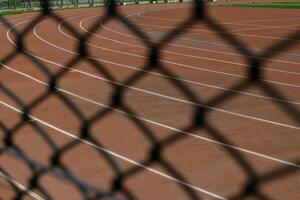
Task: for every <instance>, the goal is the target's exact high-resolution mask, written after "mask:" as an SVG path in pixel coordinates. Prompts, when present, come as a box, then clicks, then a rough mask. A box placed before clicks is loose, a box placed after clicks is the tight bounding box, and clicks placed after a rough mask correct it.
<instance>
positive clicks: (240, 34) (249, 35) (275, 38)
mask: <svg viewBox="0 0 300 200" xmlns="http://www.w3.org/2000/svg"><path fill="white" fill-rule="evenodd" d="M142 13H143V12H141V13H137V14H136V16H138V17H141V18H151V19H155V18H153V17H145V16H143V15H141V14H142ZM132 16H133V15H131V16H130V17H132ZM299 18H300V17H297V18H296V19H299ZM157 19H158V18H157ZM159 19H164V20H166V21H169V20H170V19H167V18H159ZM172 20H173V19H172ZM270 21H274V19H270ZM242 23H243V22H242ZM218 24H239V23H218ZM139 26H143V25H142V24H139ZM173 28H176V27H173ZM211 32H212V33H215V31H211ZM235 35H239V36H248V37H256V38H265V39H274V40H288V41H296V42H299V41H300V40H294V39H289V38H283V37H272V36H262V35H252V34H244V33H235Z"/></svg>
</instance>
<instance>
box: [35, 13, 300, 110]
mask: <svg viewBox="0 0 300 200" xmlns="http://www.w3.org/2000/svg"><path fill="white" fill-rule="evenodd" d="M77 17H78V16H75V17H71V18H77ZM71 18H69V19H71ZM65 21H67V20H65ZM65 21H63V22H61V23H59V24H58V30H59V32H61V33H62V34H64V35H66V36H67V37H69V38H72V39H74V40H77V41H78V39H77V38H75V37H73V36H71V35H69V34H67V33H65V32H64V31H63V30H61V25H62V24H63V23H64V22H65ZM43 23H45V22H43ZM40 25H42V23H39V24H37V26H36V27H35V29H34V34H35V35H36V36H37V37H38V38H39V37H40V36H39V34H37V31H36V30H37V28H38V27H39V26H40ZM80 26H81V22H80ZM99 37H101V38H102V36H99ZM39 39H40V38H39ZM85 44H87V45H89V46H92V47H95V48H98V49H101V50H107V51H111V52H116V53H120V54H125V55H132V56H135V57H139V58H147V57H145V56H141V55H137V54H131V53H127V52H123V51H118V50H113V49H108V48H105V47H102V46H97V45H94V44H91V43H87V42H86V43H85ZM90 58H91V59H94V60H97V61H102V62H106V61H105V60H103V59H101V60H99V59H97V58H94V57H90ZM110 64H111V63H110ZM114 64H115V65H117V66H120V67H125V68H128V69H134V70H136V71H143V72H146V73H149V74H153V75H156V76H160V77H164V78H167V79H175V80H179V81H182V82H185V83H190V84H195V85H200V86H204V87H209V88H214V89H218V90H223V91H230V92H235V93H239V94H244V95H249V96H253V97H257V98H263V99H268V100H272V101H280V102H285V103H289V104H294V105H300V102H295V101H288V100H282V99H276V98H272V97H267V96H263V95H258V94H253V93H248V92H242V91H237V90H232V89H229V88H223V87H218V86H215V85H209V84H205V83H202V82H198V81H191V80H187V79H183V78H179V77H171V76H167V75H163V74H160V73H157V72H152V71H148V70H143V69H141V68H136V67H133V66H129V65H124V64H118V63H114Z"/></svg>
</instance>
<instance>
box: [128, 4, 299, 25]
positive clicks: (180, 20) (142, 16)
mask: <svg viewBox="0 0 300 200" xmlns="http://www.w3.org/2000/svg"><path fill="white" fill-rule="evenodd" d="M176 9H182V8H175V9H174V8H167V9H157V10H155V11H153V10H148V11H143V12H140V13H137V15H138V16H139V17H141V18H148V19H154V20H165V21H177V22H182V21H183V20H184V19H170V18H163V17H150V16H145V15H144V14H147V13H151V12H161V11H168V10H176ZM132 16H134V15H132ZM132 16H131V17H132ZM290 19H300V16H299V17H285V18H270V19H257V20H245V21H235V22H220V23H218V24H246V23H252V22H266V21H278V20H279V21H283V20H290ZM204 23H205V22H204ZM246 25H248V24H246ZM249 25H252V24H249ZM253 25H255V24H253Z"/></svg>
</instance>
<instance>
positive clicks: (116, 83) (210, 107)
mask: <svg viewBox="0 0 300 200" xmlns="http://www.w3.org/2000/svg"><path fill="white" fill-rule="evenodd" d="M25 22H26V21H25ZM25 22H20V23H18V24H16V25H15V26H18V25H19V24H21V23H25ZM10 31H11V29H9V30H7V32H6V36H7V38H8V40H9V41H10V42H11V43H12V44H14V45H16V44H15V43H14V41H12V39H11V38H10V36H9V35H10ZM43 41H44V42H46V43H47V44H49V45H50V46H53V47H55V48H58V49H62V50H64V51H67V52H70V53H72V54H75V55H78V54H77V53H74V52H72V51H69V50H67V49H64V48H62V47H59V46H57V45H55V44H52V43H50V42H48V41H46V40H43ZM24 53H27V54H28V55H31V56H33V57H35V58H37V59H39V60H42V61H44V62H46V63H50V64H52V65H55V66H58V67H61V68H66V69H69V68H68V67H66V66H64V65H62V64H59V63H56V62H54V61H51V60H48V59H45V58H42V57H40V56H37V55H35V54H32V53H31V52H29V51H26V50H24ZM75 71H77V72H78V73H81V74H84V75H86V76H89V77H92V78H95V79H98V80H102V81H105V82H108V83H111V84H114V85H119V86H121V87H124V88H128V89H132V90H135V91H139V92H142V93H146V94H150V95H153V96H157V97H162V98H165V99H169V100H172V101H177V102H181V103H186V104H189V105H193V106H199V107H203V108H206V109H208V110H214V111H218V112H221V113H224V114H228V115H232V116H236V117H239V118H245V119H250V120H254V121H259V122H262V123H267V124H272V125H276V126H281V127H285V128H290V129H295V130H300V127H299V126H294V125H290V124H284V123H280V122H275V121H272V120H267V119H263V118H258V117H253V116H250V115H245V114H241V113H237V112H232V111H229V110H224V109H221V108H216V107H212V106H207V105H204V104H200V103H197V102H192V101H189V100H184V99H180V98H176V97H171V96H167V95H164V94H161V93H156V92H153V91H149V90H144V89H141V88H137V87H134V86H129V85H125V84H123V83H119V82H116V81H112V80H109V79H106V78H103V77H101V76H98V75H95V74H90V73H88V72H85V71H81V70H75Z"/></svg>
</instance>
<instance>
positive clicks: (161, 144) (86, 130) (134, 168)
mask: <svg viewBox="0 0 300 200" xmlns="http://www.w3.org/2000/svg"><path fill="white" fill-rule="evenodd" d="M156 2H158V1H156ZM125 3H126V2H125V1H121V2H119V1H96V0H95V1H94V0H88V1H78V0H76V1H65V0H62V1H60V0H59V1H58V0H57V1H33V0H31V1H30V0H29V1H27V0H26V1H25V0H24V1H23V2H20V1H6V4H7V6H8V8H15V9H16V8H18V7H22V6H23V7H25V8H34V7H38V8H41V12H40V14H36V15H33V17H32V19H31V21H29V22H28V23H26V24H25V27H24V28H23V29H22V30H21V31H20V30H17V28H16V27H15V25H13V23H11V22H10V20H12V19H9V18H6V17H0V20H1V23H2V25H3V26H4V27H5V28H7V29H9V30H10V34H11V35H14V40H13V41H12V43H14V48H13V50H12V51H11V52H10V53H8V54H7V55H6V56H5V57H4V58H2V59H1V71H0V73H1V72H4V71H6V70H12V69H11V68H9V64H10V63H11V62H12V61H13V60H14V59H16V58H17V57H18V56H21V55H22V56H24V57H25V58H26V59H28V60H29V61H30V62H31V63H32V65H34V66H36V68H37V69H38V70H40V71H41V72H42V73H43V74H44V75H45V76H46V77H47V81H45V82H42V81H39V83H40V84H42V85H43V87H44V90H43V92H41V93H39V95H37V96H35V98H34V99H33V100H31V101H30V102H29V103H28V102H27V101H25V100H24V99H23V98H22V96H18V94H17V92H15V91H14V89H13V88H11V87H10V86H7V85H5V84H3V83H1V82H0V93H1V98H3V99H6V100H7V101H9V102H10V103H6V102H4V101H1V106H4V107H7V108H9V109H11V110H12V111H14V112H16V113H17V117H16V116H12V117H11V118H12V119H14V122H13V124H11V122H10V123H8V122H7V120H2V119H1V120H0V128H1V139H2V141H1V144H0V157H10V158H11V160H15V161H16V162H15V165H18V164H17V163H19V164H21V163H22V165H25V166H26V168H27V169H26V170H27V171H28V170H29V171H30V173H29V175H28V176H27V177H26V180H22V183H24V185H22V184H20V183H19V182H18V180H16V179H15V176H14V174H13V172H10V170H9V169H6V168H5V167H4V166H6V165H3V164H1V166H0V170H1V171H0V176H1V178H2V179H3V180H4V182H6V183H7V185H8V187H9V188H11V190H12V191H13V193H14V194H13V195H12V196H10V198H12V199H25V198H27V197H31V198H33V199H59V198H61V197H58V196H55V195H53V194H52V192H53V191H51V188H47V187H46V185H47V184H45V182H47V183H48V184H57V185H59V184H66V185H69V186H70V188H72V189H73V190H74V193H76V195H77V198H78V199H143V196H141V195H140V194H136V193H135V191H134V190H133V189H132V188H131V187H130V182H131V180H132V179H133V178H136V177H139V176H140V175H141V174H143V175H144V174H146V173H152V174H154V175H155V176H162V177H164V178H166V179H167V180H171V181H173V182H174V183H175V184H174V185H175V186H172V188H173V187H174V188H175V189H174V190H180V191H181V193H183V196H184V197H185V198H186V199H202V198H204V196H205V195H209V196H211V197H212V198H216V199H247V198H251V197H254V198H255V199H270V197H269V196H268V195H267V194H265V192H264V190H263V189H262V188H263V186H264V185H265V184H267V183H269V182H273V181H278V180H280V179H281V178H282V177H287V176H292V175H293V174H295V173H297V172H298V171H297V170H299V167H300V160H296V161H294V162H293V163H285V164H288V167H278V168H276V169H273V170H270V171H268V172H266V173H264V174H258V173H257V171H256V169H255V166H253V165H252V164H251V162H250V161H249V160H248V158H247V157H246V156H245V154H255V153H253V152H249V151H247V150H246V149H243V148H239V147H236V146H235V145H234V142H233V141H232V140H231V139H230V137H228V136H227V135H226V134H224V133H222V130H219V129H218V128H216V127H214V124H213V123H211V122H210V121H209V120H207V116H208V115H209V114H210V113H213V112H215V111H218V112H221V113H225V114H228V112H227V111H225V110H222V109H219V108H217V107H220V106H221V105H223V104H225V103H227V102H228V101H231V100H232V99H233V98H235V97H236V96H238V95H239V94H245V93H246V92H245V91H246V90H247V89H248V88H250V87H252V86H255V87H258V88H260V89H261V90H262V91H264V92H265V94H267V95H268V99H270V100H272V99H276V100H277V101H274V102H276V106H278V107H279V108H280V109H282V110H284V111H285V112H287V113H288V114H289V116H290V118H292V119H293V120H294V122H295V124H298V125H299V124H300V113H299V109H298V108H297V107H296V106H295V105H294V104H290V103H289V102H288V101H287V99H288V98H286V97H285V96H284V95H283V94H281V92H279V91H277V90H276V88H274V87H273V85H272V84H270V83H268V82H266V81H264V70H266V68H264V65H265V63H266V62H268V60H267V59H271V58H272V57H274V56H276V55H277V54H278V53H279V52H281V51H283V50H285V49H288V48H291V47H292V46H293V45H295V43H296V42H294V41H295V40H299V39H300V31H299V30H295V31H294V32H293V33H292V34H290V35H289V37H288V38H290V39H291V40H285V41H283V42H281V43H278V44H274V45H273V46H271V47H270V48H269V49H268V50H265V51H263V52H258V53H257V52H253V51H251V50H249V48H247V45H246V44H244V43H243V42H242V41H241V40H240V39H239V38H238V37H236V36H235V34H234V33H232V32H230V30H228V29H227V28H225V26H223V25H222V24H221V23H218V21H216V20H214V19H213V18H211V17H210V16H209V15H208V14H207V12H206V8H207V5H206V2H204V1H201V0H197V1H194V2H192V6H191V8H190V12H191V16H190V17H189V18H187V19H186V20H185V21H184V22H182V23H181V24H178V26H177V27H176V28H175V29H171V30H170V31H169V32H168V33H167V34H165V35H164V36H163V37H161V39H159V40H158V41H153V40H152V39H151V38H152V37H151V36H150V35H149V33H147V32H145V31H144V29H142V27H140V26H139V25H137V24H135V22H134V20H131V19H130V18H127V17H126V16H123V14H121V12H120V11H119V8H118V6H119V5H120V4H125ZM152 3H153V2H152ZM83 4H89V5H91V6H92V5H95V4H99V5H100V4H102V5H105V9H106V14H105V15H103V16H101V17H98V18H97V19H98V20H95V21H96V22H95V23H94V24H93V25H92V26H90V28H89V29H88V30H86V33H81V32H78V31H77V30H76V29H75V28H74V27H73V26H72V25H71V24H70V23H69V22H68V21H66V20H65V18H64V17H63V16H61V15H58V14H57V13H55V12H54V11H53V10H52V8H56V7H62V6H63V5H73V6H75V7H80V5H83ZM43 20H52V21H54V22H56V23H58V24H59V26H58V27H59V29H61V30H64V31H66V32H68V33H69V34H70V35H68V36H69V37H72V38H73V39H75V41H76V44H77V45H76V51H74V52H72V58H71V59H70V60H68V62H66V63H64V64H63V65H60V64H55V63H53V62H51V61H49V60H45V59H44V60H43V61H40V59H39V58H38V57H37V56H36V55H34V54H32V53H31V52H30V50H29V49H28V46H27V45H29V44H25V43H24V41H25V40H26V38H27V37H29V33H30V32H31V31H32V30H33V29H34V27H35V25H37V24H38V23H40V22H41V21H43ZM99 21H101V22H102V24H103V25H105V24H106V23H109V22H111V21H114V22H115V21H116V22H118V23H121V24H122V25H123V26H124V27H126V29H127V30H128V31H130V32H131V33H133V36H134V37H135V38H138V39H139V40H140V41H142V44H143V48H146V49H147V56H144V57H143V59H146V62H145V64H144V65H143V66H140V67H139V68H134V69H135V71H134V73H132V74H130V75H129V76H128V77H127V78H126V79H125V80H123V81H118V80H117V79H116V77H115V75H114V74H113V73H112V72H111V71H110V70H109V68H108V67H107V66H106V65H107V62H106V61H101V60H99V59H98V60H97V59H96V58H95V57H93V56H92V55H91V53H90V52H89V51H90V48H91V45H90V43H89V41H90V39H91V38H93V37H95V34H94V33H96V32H97V31H101V28H103V27H101V25H100V23H99ZM195 24H205V25H206V26H207V27H208V29H209V30H211V31H214V32H216V33H217V34H218V36H219V37H221V38H222V39H224V40H225V41H227V42H228V43H229V44H231V45H233V46H238V47H239V48H236V49H235V50H236V51H237V53H238V54H239V55H241V56H242V58H243V59H244V60H245V63H247V64H248V66H247V68H246V71H247V77H246V78H245V79H244V80H242V81H240V82H239V83H237V84H235V85H232V86H231V87H230V88H229V89H226V90H223V91H222V92H220V93H219V94H218V95H216V96H214V97H213V98H210V99H209V100H207V101H204V100H202V99H201V96H200V97H199V95H196V94H195V91H194V90H192V89H191V88H189V85H188V82H187V81H185V80H183V79H181V78H180V77H179V76H178V75H177V74H176V73H174V72H173V71H172V69H170V68H168V67H167V66H166V65H165V62H164V61H162V58H161V54H162V53H163V52H164V51H165V47H166V46H167V45H168V44H169V43H171V42H172V41H174V40H176V39H177V38H180V37H181V36H182V35H184V34H185V33H186V30H187V29H189V28H191V27H192V26H193V25H195ZM0 48H5V47H0ZM124 53H126V52H124ZM83 61H84V62H85V63H88V64H89V66H91V68H93V70H94V71H96V72H97V73H94V74H93V75H91V74H88V73H86V74H88V75H89V76H92V77H93V78H96V79H97V80H99V81H103V82H105V83H107V84H108V85H109V87H110V89H111V90H112V92H111V94H109V95H110V97H109V99H110V102H109V103H108V104H102V103H99V102H96V101H93V100H90V99H88V98H84V97H81V96H79V95H77V94H76V93H75V92H71V91H67V90H65V89H63V88H61V87H60V85H61V84H60V83H61V82H62V81H63V80H64V78H65V77H66V76H68V75H70V74H71V73H72V70H75V71H76V72H79V73H85V72H83V71H80V69H77V68H76V67H75V66H76V65H77V64H78V63H80V62H83ZM47 65H55V66H56V67H57V68H58V69H59V70H57V71H56V72H51V71H50V70H49V68H48V67H47ZM119 65H120V64H119ZM130 67H132V66H130ZM20 75H24V74H22V73H20ZM154 75H155V76H160V77H163V78H165V79H166V81H167V82H168V84H170V85H172V87H173V88H175V89H176V90H177V91H179V92H180V93H181V94H182V95H183V96H184V97H185V98H184V99H174V98H172V97H170V96H167V95H161V94H159V93H155V92H149V91H148V94H151V95H154V96H160V97H162V98H165V99H167V100H172V101H179V102H184V103H187V104H188V105H189V106H190V107H191V108H192V110H193V112H192V113H191V114H190V119H189V123H187V124H185V126H183V127H181V128H174V127H169V126H167V125H164V126H162V125H161V124H158V123H156V122H154V121H151V120H149V119H146V118H144V117H143V116H141V115H140V113H139V112H138V111H137V108H136V107H135V106H134V105H132V104H130V102H128V101H126V97H127V96H128V93H129V92H130V91H131V90H133V91H136V92H137V93H138V92H140V91H141V89H139V88H138V87H137V85H138V84H139V83H140V82H141V81H142V80H145V79H146V78H147V77H149V76H154ZM27 78H30V77H27ZM31 79H33V78H32V77H31ZM99 91H100V93H101V88H99ZM203 95H204V94H203ZM74 97H76V98H78V99H79V100H80V101H83V102H85V103H91V104H93V105H95V106H96V107H97V109H96V110H93V113H92V114H91V115H85V114H84V112H83V111H82V110H81V108H79V106H78V102H77V101H74V100H73V98H74ZM52 98H53V99H55V100H56V101H57V102H59V103H60V104H61V105H62V106H63V107H65V109H66V110H68V111H69V114H70V115H73V116H74V118H76V120H77V127H76V128H75V129H76V130H74V127H72V126H67V125H66V126H67V127H66V128H65V129H63V128H61V129H60V128H58V127H55V126H53V125H51V124H50V123H48V122H47V120H46V119H43V118H42V117H37V116H38V110H39V108H40V107H42V106H43V105H44V104H45V102H47V103H48V101H49V102H51V101H50V99H52ZM49 112H50V111H49ZM115 114H116V115H118V118H116V119H118V120H120V121H122V120H124V119H126V123H130V124H131V126H132V128H131V129H130V130H129V129H128V131H132V132H136V133H135V134H137V135H138V136H135V137H139V140H140V142H141V144H142V143H143V142H144V143H145V144H146V146H147V148H144V149H143V150H142V151H143V152H139V153H143V154H144V156H141V157H142V159H140V161H139V162H137V161H134V160H131V159H129V158H127V157H125V156H122V155H120V154H118V153H116V152H113V151H111V150H110V148H109V147H107V146H109V145H113V142H111V144H107V142H106V141H105V140H102V139H101V137H105V133H104V132H105V131H107V130H103V132H101V131H100V133H98V132H95V127H98V126H97V124H98V123H101V122H103V121H105V120H107V119H109V118H110V116H112V115H115ZM229 114H231V115H234V116H241V117H246V118H247V116H242V115H240V114H238V113H229ZM65 117H66V118H67V116H65ZM248 118H251V117H249V116H248ZM258 120H260V121H263V122H266V120H264V119H258ZM149 123H150V124H152V125H154V126H157V128H160V129H164V130H165V131H166V132H168V133H167V134H164V136H161V135H159V134H157V133H156V132H155V130H154V129H153V128H152V127H149V125H148V124H149ZM267 123H269V122H267ZM62 124H64V121H63V122H62ZM66 124H67V123H66ZM26 127H27V128H28V127H30V128H28V129H30V130H31V131H33V132H34V134H35V135H36V137H39V140H42V141H43V143H45V144H46V146H47V147H45V148H47V149H48V150H50V151H51V155H50V156H49V157H47V161H48V162H47V163H45V162H41V161H39V160H37V159H33V157H32V156H31V155H29V154H28V153H26V152H27V151H26V150H24V147H20V146H18V142H17V141H16V140H17V138H19V137H26V136H25V134H26V131H24V132H22V130H24V129H26ZM99 127H100V126H99ZM293 127H294V128H296V129H297V128H298V130H299V127H298V126H293ZM112 129H113V128H112ZM199 131H203V132H206V134H208V137H206V136H202V135H198V132H199ZM53 132H59V134H62V135H64V136H67V137H68V139H67V140H64V139H62V138H60V137H59V136H55V134H54V133H53ZM110 134H113V132H112V133H110ZM122 134H126V130H123V132H122ZM189 136H193V137H198V138H201V139H202V140H204V141H207V142H209V143H212V144H215V145H218V146H219V147H220V148H221V149H222V151H224V152H226V155H228V156H229V157H230V158H231V159H232V160H234V162H235V164H236V165H237V166H238V167H239V168H240V169H241V171H242V173H243V174H244V175H245V177H246V179H247V181H245V182H244V183H243V184H242V185H240V188H239V191H238V192H237V193H235V194H233V195H232V196H229V197H222V196H218V195H216V194H214V193H210V192H208V191H206V190H203V189H201V188H198V187H196V186H194V185H192V184H190V182H189V178H187V175H186V173H185V172H184V171H181V170H179V167H178V166H176V164H174V163H173V162H172V161H171V160H170V159H169V158H168V154H166V153H165V152H166V151H167V150H168V149H169V148H171V147H172V146H174V145H176V144H180V143H183V142H184V141H185V139H186V138H187V137H189ZM58 141H59V142H58ZM124 142H125V141H124ZM83 145H88V146H89V148H90V149H84V150H81V151H82V152H81V153H82V155H78V156H79V157H80V156H82V157H84V156H85V153H87V154H88V152H89V151H90V150H91V149H93V151H95V152H96V154H95V155H94V156H95V165H98V164H99V163H102V165H103V166H101V164H99V165H100V166H101V167H99V170H98V171H97V172H96V173H95V175H94V176H97V179H98V180H99V182H101V181H102V180H101V177H102V175H103V176H108V177H109V180H110V182H109V183H106V184H104V185H101V184H100V185H99V184H97V183H94V182H93V181H89V179H88V178H87V179H86V178H84V177H81V176H80V174H78V173H76V171H77V170H79V169H78V168H80V165H81V163H80V162H81V161H80V158H78V160H77V162H76V163H69V161H68V159H69V157H72V156H73V157H74V155H73V152H76V151H80V150H78V149H81V148H82V146H83ZM137 153H138V152H137ZM96 160H97V162H96ZM200 162H201V161H200ZM13 163H14V162H12V163H11V164H13ZM103 163H105V165H104V164H103ZM75 165H76V166H75ZM82 165H84V163H82ZM88 167H89V166H87V168H88ZM86 173H87V176H90V174H89V173H88V171H87V172H86ZM27 174H28V173H27ZM103 182H105V181H103ZM0 187H1V186H0ZM148 187H149V186H148ZM75 191H76V192H75ZM199 193H200V196H199ZM66 195H67V196H66V197H64V198H65V199H68V198H69V197H68V195H70V198H72V195H71V194H66ZM174 195H176V194H174ZM202 195H203V196H202Z"/></svg>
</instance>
